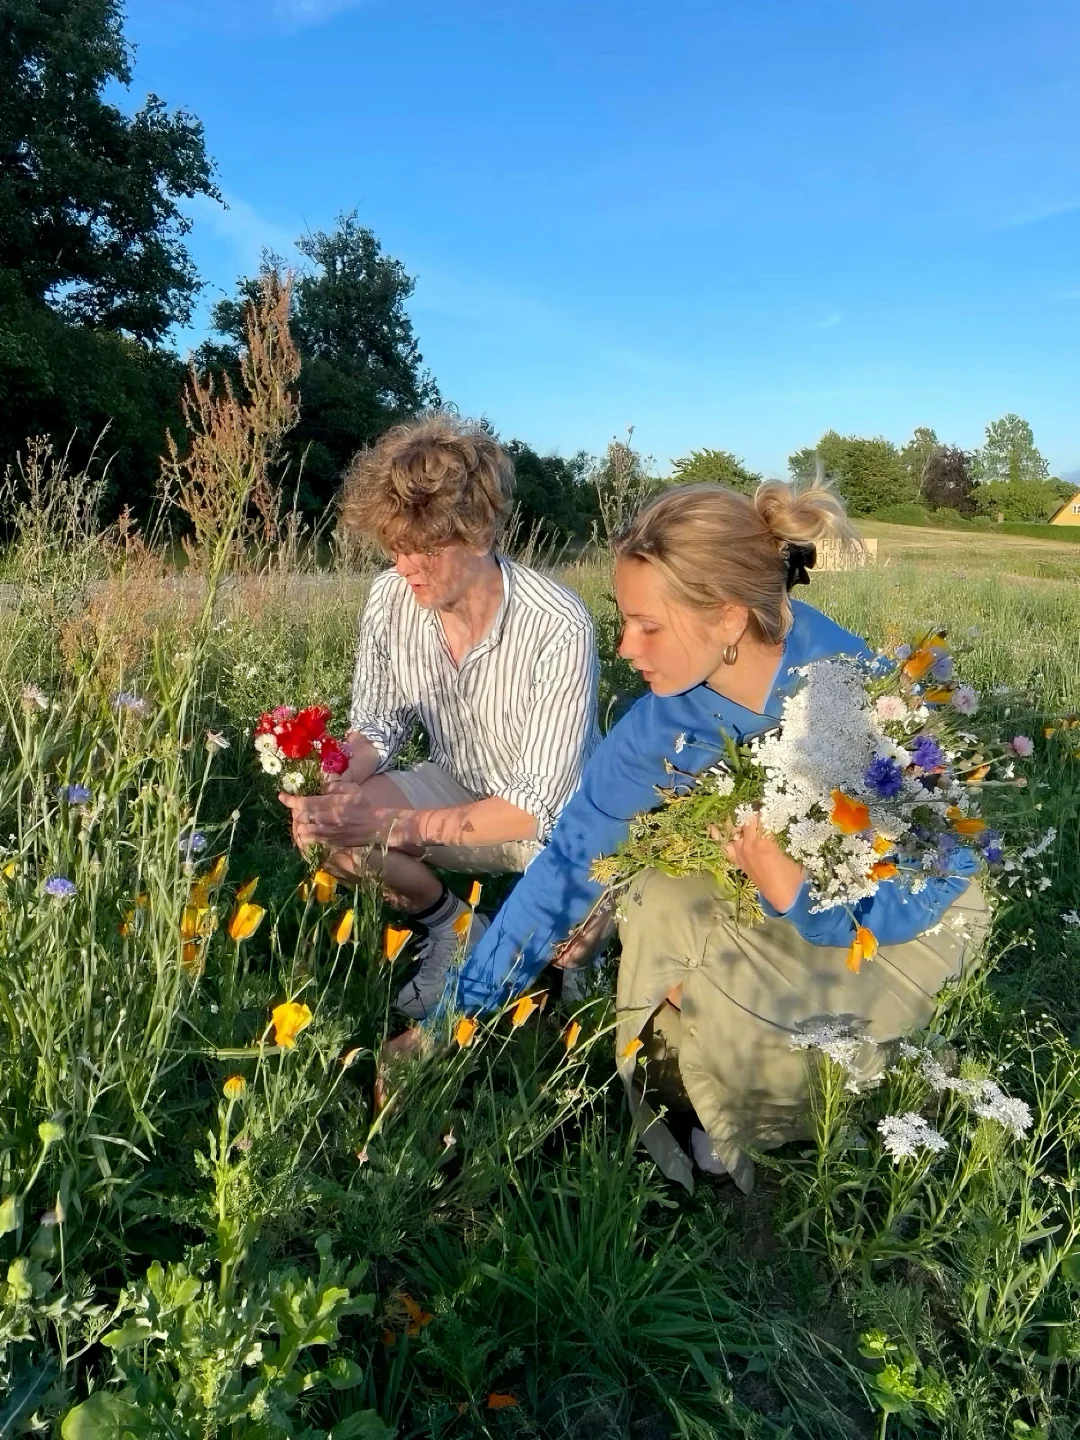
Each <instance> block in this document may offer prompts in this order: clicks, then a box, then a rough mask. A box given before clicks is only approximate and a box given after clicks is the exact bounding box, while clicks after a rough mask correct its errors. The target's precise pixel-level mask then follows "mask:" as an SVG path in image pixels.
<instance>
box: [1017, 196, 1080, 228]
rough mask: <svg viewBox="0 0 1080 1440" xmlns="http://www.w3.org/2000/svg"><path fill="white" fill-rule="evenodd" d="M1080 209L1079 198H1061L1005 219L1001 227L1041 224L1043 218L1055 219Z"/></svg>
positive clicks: (1072, 213)
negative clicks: (1056, 201) (1051, 203)
mask: <svg viewBox="0 0 1080 1440" xmlns="http://www.w3.org/2000/svg"><path fill="white" fill-rule="evenodd" d="M1077 210H1080V200H1062V201H1061V202H1059V203H1058V204H1055V205H1042V206H1040V207H1039V208H1037V209H1035V210H1025V211H1022V212H1021V213H1020V214H1019V215H1014V216H1012V218H1011V219H1009V220H1006V221H1005V223H1004V226H1003V228H1004V229H1006V230H1020V229H1023V227H1024V226H1026V225H1041V224H1042V222H1043V221H1044V220H1056V219H1057V218H1058V216H1059V215H1074V214H1075V213H1076V211H1077Z"/></svg>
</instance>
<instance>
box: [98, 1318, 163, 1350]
mask: <svg viewBox="0 0 1080 1440" xmlns="http://www.w3.org/2000/svg"><path fill="white" fill-rule="evenodd" d="M153 1333H154V1327H153V1326H152V1325H151V1324H150V1321H149V1320H146V1319H144V1318H143V1317H142V1316H141V1315H140V1316H139V1317H138V1318H137V1319H135V1320H126V1321H125V1322H124V1324H123V1325H121V1326H120V1328H119V1329H118V1330H110V1331H109V1333H108V1334H107V1335H103V1336H102V1337H101V1343H102V1345H107V1346H108V1347H109V1349H110V1350H128V1349H130V1348H131V1346H132V1345H141V1344H142V1342H143V1341H144V1340H149V1339H150V1336H151V1335H152V1334H153Z"/></svg>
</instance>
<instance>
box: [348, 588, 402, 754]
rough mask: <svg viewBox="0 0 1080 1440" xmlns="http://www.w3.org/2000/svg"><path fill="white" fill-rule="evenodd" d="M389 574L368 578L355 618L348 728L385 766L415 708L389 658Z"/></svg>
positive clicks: (398, 743) (399, 746)
mask: <svg viewBox="0 0 1080 1440" xmlns="http://www.w3.org/2000/svg"><path fill="white" fill-rule="evenodd" d="M391 578H392V572H391V574H388V575H378V576H376V578H375V579H374V580H373V581H372V585H371V590H370V592H369V594H368V599H367V604H366V605H365V606H364V612H363V614H362V616H361V617H360V637H359V644H358V646H357V651H356V669H355V672H354V674H353V688H352V705H351V707H350V711H349V726H350V729H352V730H354V731H356V732H357V733H359V734H361V735H364V736H366V738H367V739H368V740H370V741H371V743H372V745H373V746H374V747H375V750H376V752H377V753H378V755H379V769H380V770H385V769H387V768H388V767H389V766H390V765H391V764H392V763H393V760H394V757H395V756H396V755H397V753H398V751H399V750H400V749H401V747H402V745H403V744H404V743H405V741H406V740H407V739H408V737H409V734H410V732H411V730H412V727H413V723H414V720H415V709H414V706H413V705H412V704H411V702H410V701H409V699H408V697H407V696H406V695H405V694H404V693H403V692H402V690H401V687H400V685H399V683H398V680H397V676H396V675H395V673H394V667H393V664H392V662H391V658H390V609H389V604H388V598H389V585H388V581H389V580H390V579H391Z"/></svg>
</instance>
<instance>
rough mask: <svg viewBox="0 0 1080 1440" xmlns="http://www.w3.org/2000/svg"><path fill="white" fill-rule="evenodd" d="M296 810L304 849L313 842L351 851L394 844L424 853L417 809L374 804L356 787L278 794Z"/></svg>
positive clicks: (298, 840) (295, 827)
mask: <svg viewBox="0 0 1080 1440" xmlns="http://www.w3.org/2000/svg"><path fill="white" fill-rule="evenodd" d="M278 799H279V800H280V801H281V803H282V804H283V805H284V806H285V807H286V808H287V809H288V810H290V811H291V812H292V835H293V842H294V844H295V845H296V847H297V849H299V850H300V851H301V852H303V851H305V850H307V848H308V847H309V846H311V845H321V846H324V847H325V848H326V849H329V850H351V849H353V848H356V847H360V846H364V845H385V846H389V845H392V846H393V847H394V849H395V850H405V851H407V852H408V853H410V854H414V855H420V854H423V846H422V845H421V844H420V843H419V841H418V839H417V838H416V835H415V829H416V816H417V813H418V812H417V811H415V810H401V809H391V808H389V807H386V806H377V805H372V803H371V802H370V801H369V800H368V799H367V797H366V796H365V795H364V794H363V792H362V791H361V790H360V789H358V788H356V787H355V786H349V787H342V788H341V789H335V790H333V791H331V792H330V793H329V794H327V795H286V794H285V793H284V792H282V793H281V794H279V795H278Z"/></svg>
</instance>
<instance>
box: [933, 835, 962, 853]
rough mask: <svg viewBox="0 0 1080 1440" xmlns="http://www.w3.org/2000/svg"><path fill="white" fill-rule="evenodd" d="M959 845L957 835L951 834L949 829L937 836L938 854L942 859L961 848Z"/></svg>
mask: <svg viewBox="0 0 1080 1440" xmlns="http://www.w3.org/2000/svg"><path fill="white" fill-rule="evenodd" d="M959 846H960V841H959V840H958V839H957V838H956V836H955V835H951V834H950V833H949V832H948V831H947V830H946V831H945V832H944V833H943V834H941V835H939V836H938V837H937V848H938V854H939V855H940V856H941V857H942V859H947V858H948V856H950V855H951V854H952V853H953V851H954V850H956V849H958V848H959Z"/></svg>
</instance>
